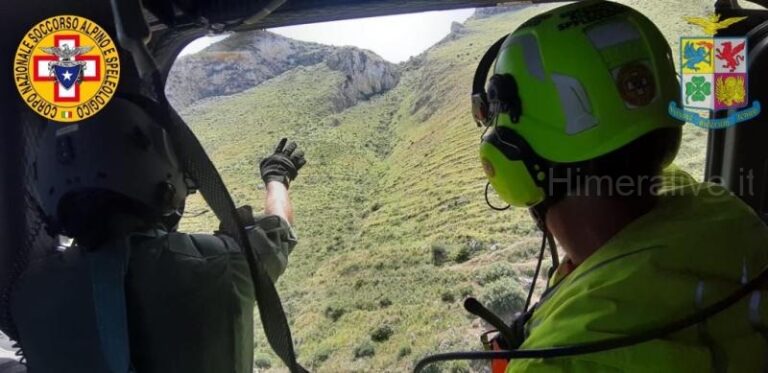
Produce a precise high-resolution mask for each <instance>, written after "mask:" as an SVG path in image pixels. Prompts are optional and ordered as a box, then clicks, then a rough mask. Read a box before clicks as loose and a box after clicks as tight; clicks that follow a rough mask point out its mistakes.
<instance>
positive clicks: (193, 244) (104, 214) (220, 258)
mask: <svg viewBox="0 0 768 373" xmlns="http://www.w3.org/2000/svg"><path fill="white" fill-rule="evenodd" d="M286 142H287V141H286V140H285V139H283V140H281V141H280V145H279V146H278V149H277V151H276V152H275V153H274V154H272V155H270V156H268V157H267V158H266V159H264V160H263V161H262V162H261V175H262V177H263V179H264V182H265V183H266V184H267V185H266V191H267V193H266V203H265V207H264V215H263V216H256V217H254V216H253V214H252V213H251V209H250V207H247V206H246V207H242V208H240V209H238V212H239V213H240V215H241V219H240V220H241V221H242V222H245V231H246V233H247V237H248V239H249V240H250V242H251V247H252V248H253V249H254V250H256V251H257V255H256V258H257V259H258V260H260V261H261V262H262V264H263V266H264V268H265V269H266V271H267V273H268V275H269V277H270V278H271V279H272V280H273V281H276V280H277V278H278V277H279V276H280V275H281V274H282V273H283V271H284V270H285V267H286V265H287V261H288V255H289V254H290V253H291V251H292V250H293V248H294V246H295V245H296V237H295V235H294V233H293V230H292V229H291V225H290V223H291V222H292V221H293V216H292V215H293V212H292V208H291V201H290V198H289V195H288V186H289V184H290V182H292V181H293V180H294V179H295V178H296V177H297V175H298V171H299V169H300V168H301V167H302V166H303V165H304V163H305V160H304V158H303V155H302V153H301V152H300V151H295V149H296V144H294V143H289V144H287V145H285V144H286ZM178 164H179V161H178V160H177V157H176V154H175V153H174V151H173V147H172V144H171V143H170V141H169V139H168V135H167V134H166V132H165V130H163V129H162V127H160V126H159V125H158V124H157V123H156V122H155V120H154V119H153V118H152V117H151V116H150V115H149V113H148V112H146V111H145V110H144V109H142V107H141V106H139V105H137V104H134V103H133V102H131V101H128V100H125V99H121V98H116V99H114V100H113V101H112V102H110V104H109V105H108V106H107V107H105V108H104V111H103V112H102V113H100V114H99V115H98V116H94V117H93V118H91V119H88V120H84V121H82V122H80V123H78V124H76V125H70V126H61V125H57V124H48V125H47V128H46V132H45V135H44V136H43V138H42V139H41V142H40V148H39V152H38V156H37V160H36V170H37V172H36V174H35V175H36V180H35V182H36V187H37V190H38V191H39V195H40V200H41V201H40V202H41V206H40V209H41V210H42V211H41V212H42V213H43V214H44V215H45V216H46V217H47V222H46V223H47V224H46V225H47V228H48V230H49V232H50V233H51V234H52V235H58V234H61V235H65V236H69V237H73V238H74V244H73V245H72V246H71V247H69V248H66V250H63V251H60V252H55V251H51V255H50V256H48V257H47V258H45V259H43V260H41V261H39V262H34V263H31V264H30V265H29V267H28V268H27V270H26V272H25V273H24V274H23V275H22V277H21V279H20V280H19V282H18V283H17V285H16V287H15V291H14V294H13V299H12V301H11V305H12V316H13V320H14V323H15V325H16V326H17V328H18V334H19V336H20V341H19V342H20V343H21V347H22V348H23V353H24V356H25V357H26V361H27V364H28V366H29V368H30V371H34V372H60V373H74V372H128V371H129V368H130V371H136V372H187V373H189V372H194V373H217V372H237V373H251V372H252V371H253V344H254V343H253V342H254V341H253V315H254V313H253V311H254V287H253V283H252V282H251V281H252V278H251V275H250V270H249V266H248V263H247V261H246V258H245V255H244V254H243V252H242V249H241V248H240V247H239V245H238V244H237V243H236V241H235V240H234V239H233V238H232V237H231V236H230V235H228V234H227V233H226V232H223V231H219V232H216V233H215V234H214V235H211V234H186V233H180V232H176V231H175V229H176V226H177V224H178V221H179V219H180V217H181V212H182V209H183V206H184V201H185V198H186V197H187V195H188V194H189V191H190V189H191V188H192V186H193V185H192V184H191V183H190V182H189V181H188V179H187V178H186V177H185V175H184V174H183V172H182V170H181V169H180V167H179V166H178Z"/></svg>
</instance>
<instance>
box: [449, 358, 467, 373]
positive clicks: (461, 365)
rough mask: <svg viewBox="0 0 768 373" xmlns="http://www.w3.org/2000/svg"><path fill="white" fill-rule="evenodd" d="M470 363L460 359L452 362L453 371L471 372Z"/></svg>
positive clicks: (458, 372) (452, 372)
mask: <svg viewBox="0 0 768 373" xmlns="http://www.w3.org/2000/svg"><path fill="white" fill-rule="evenodd" d="M470 371H471V370H470V369H469V363H467V362H466V361H459V362H455V363H453V364H451V373H469V372H470Z"/></svg>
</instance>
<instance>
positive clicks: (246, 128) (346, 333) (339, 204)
mask: <svg viewBox="0 0 768 373" xmlns="http://www.w3.org/2000/svg"><path fill="white" fill-rule="evenodd" d="M624 2H625V3H628V4H630V5H632V6H635V7H636V8H638V9H639V10H641V11H643V12H645V13H646V14H648V16H649V17H650V18H651V19H653V20H654V21H656V22H657V23H658V24H659V26H660V27H661V28H662V29H663V30H664V32H665V34H666V36H667V37H668V39H669V40H671V41H672V43H673V50H675V53H676V49H677V46H676V45H677V42H678V38H679V36H681V35H683V34H695V33H696V31H695V30H694V29H692V28H690V27H689V26H686V25H684V24H683V22H682V21H681V20H680V17H681V16H683V15H697V14H701V13H702V12H703V11H704V10H705V9H706V8H705V6H706V5H711V4H710V3H711V2H710V1H703V0H697V1H693V2H681V1H653V2H648V1H639V0H635V1H624ZM551 7H552V5H541V6H530V7H527V8H523V9H521V10H519V11H516V12H514V13H503V14H499V15H495V16H492V17H489V18H484V19H471V20H469V21H467V22H466V24H465V27H464V28H462V30H461V32H460V33H458V34H455V35H452V37H449V38H446V40H444V41H443V42H441V43H439V44H437V45H435V46H434V47H432V48H431V49H429V50H428V51H427V52H425V53H424V54H422V55H420V56H418V57H416V58H413V59H412V60H410V61H409V62H407V63H405V64H402V65H401V69H402V77H401V80H400V83H399V84H398V85H397V86H396V87H395V88H394V89H392V90H390V91H389V92H387V93H385V94H383V95H379V96H375V97H372V98H370V100H368V101H363V102H360V103H359V104H357V105H355V106H353V107H351V108H348V109H346V110H344V111H342V112H336V111H335V110H334V107H333V104H332V103H331V101H330V100H329V99H328V97H332V96H333V95H334V94H335V93H336V91H337V90H338V88H337V87H339V86H340V85H341V84H342V83H343V82H344V79H345V77H344V76H343V75H342V74H341V73H339V72H337V71H333V70H330V69H329V68H327V67H326V66H325V65H324V64H318V65H314V66H309V67H297V68H295V69H292V70H290V71H288V72H286V73H283V74H282V75H279V76H278V77H276V78H273V79H271V80H268V81H266V82H264V83H262V84H260V85H258V86H257V87H255V88H252V89H250V90H247V91H244V92H241V93H238V94H235V95H232V96H227V97H218V98H209V99H205V100H203V101H201V102H198V103H196V104H194V105H192V106H190V107H188V108H186V109H185V110H184V111H183V113H182V115H183V117H184V118H185V119H186V120H187V121H188V122H189V123H190V125H191V126H192V128H193V129H194V131H195V133H196V134H197V135H198V136H199V137H200V140H201V141H202V143H203V144H204V145H205V147H206V149H207V151H208V153H209V155H210V156H211V157H212V159H213V160H214V162H215V163H216V165H217V167H218V168H219V170H220V172H221V173H222V175H223V177H224V179H225V181H226V183H227V185H228V186H229V188H230V191H231V193H232V195H233V197H234V198H235V200H236V202H237V203H239V204H252V205H253V206H254V209H256V210H258V209H259V208H260V203H261V201H262V199H263V193H264V191H263V189H262V188H263V187H262V186H261V183H262V182H261V180H260V178H259V177H258V174H257V166H258V162H259V157H261V156H264V155H266V154H267V153H268V152H269V151H270V150H271V149H272V147H273V146H274V144H275V143H276V142H277V140H278V139H279V138H281V137H284V136H287V137H289V138H291V139H294V140H296V141H298V143H299V144H300V145H301V146H302V147H303V148H304V149H305V150H306V154H307V155H306V156H307V159H308V161H309V163H308V164H307V166H306V167H305V169H304V170H302V173H301V176H300V177H299V179H298V180H297V181H296V182H295V183H294V185H292V187H291V193H292V196H293V199H294V206H295V211H296V230H297V232H298V235H299V238H300V240H301V242H300V244H299V246H298V247H297V248H296V250H295V251H294V253H293V254H292V255H291V258H290V264H289V267H288V270H287V271H286V273H285V274H284V275H283V277H282V278H281V279H280V281H279V282H278V284H277V285H278V288H279V290H280V292H281V297H282V299H283V303H284V304H285V308H286V311H287V313H288V315H289V318H290V322H291V325H292V327H293V332H294V336H295V341H296V345H297V350H298V354H299V360H300V361H301V362H302V363H304V364H306V365H307V366H308V367H309V368H310V369H311V370H312V371H319V372H348V371H385V370H386V371H406V370H408V369H411V368H412V367H413V364H414V362H415V361H416V360H417V358H419V357H422V356H425V355H426V354H429V353H434V352H440V351H451V350H458V349H478V348H479V347H480V346H479V340H478V336H479V334H480V333H481V331H482V326H481V324H480V323H479V322H478V321H476V320H475V319H474V318H472V317H468V315H467V313H466V312H465V311H464V310H463V309H462V307H461V301H462V300H463V298H464V297H466V296H468V295H470V294H474V295H476V296H478V297H479V298H480V299H481V300H482V301H485V302H487V303H488V304H489V306H490V307H491V308H492V309H495V310H497V311H501V312H503V313H506V314H509V313H511V312H514V311H516V310H519V309H520V308H521V307H522V303H523V302H524V301H525V295H526V294H525V291H526V289H527V284H529V283H530V281H531V278H530V277H531V276H532V274H533V266H534V264H535V258H536V252H537V249H538V245H539V242H540V241H539V240H540V238H539V233H538V232H537V230H536V227H535V226H534V225H533V223H532V222H531V221H530V218H529V216H528V213H527V211H524V210H508V211H505V212H496V211H492V210H490V209H489V208H488V207H487V206H486V205H485V202H484V200H483V197H482V192H483V187H484V185H485V179H484V176H483V173H482V170H481V167H480V166H479V162H478V160H477V144H478V141H479V136H480V132H479V130H478V129H477V128H476V127H475V125H474V123H473V122H472V120H471V117H470V114H469V94H468V93H469V89H470V88H469V87H470V85H471V78H472V74H473V72H474V69H475V66H476V63H477V61H478V60H479V58H480V56H481V55H482V53H483V52H485V49H486V48H487V47H488V46H489V45H490V44H491V43H492V42H493V41H495V40H496V39H498V37H499V36H500V35H503V34H504V33H507V32H510V31H512V30H514V28H515V27H517V25H519V24H520V23H521V22H522V21H524V20H526V19H527V18H529V17H531V16H533V15H534V14H537V13H539V12H542V11H544V10H546V9H549V8H551ZM705 139H706V131H704V130H701V129H698V128H692V127H690V126H689V128H687V129H686V132H685V138H684V143H683V147H682V149H681V151H680V154H679V156H678V159H677V164H678V165H679V166H681V167H682V168H684V169H686V170H689V171H691V172H693V174H694V175H701V174H702V173H703V171H702V167H703V149H704V146H705ZM214 228H216V221H215V217H214V216H213V214H212V213H211V212H209V211H208V210H207V207H206V206H205V204H204V203H203V202H202V199H201V198H200V197H199V196H193V197H192V198H191V200H190V201H189V202H188V209H187V217H185V219H184V220H183V222H182V229H183V230H187V231H207V232H210V231H212V230H213V229H214ZM547 268H548V265H547V264H545V266H544V270H543V271H542V272H546V269H547ZM257 319H258V318H257ZM385 326H386V328H385ZM255 328H256V335H257V341H256V349H257V355H256V356H257V362H258V367H259V369H276V370H279V369H282V368H281V365H280V364H279V359H278V358H277V357H275V356H274V355H273V354H272V353H271V352H270V351H269V347H268V344H267V342H266V340H265V338H264V337H263V334H262V331H261V326H260V325H258V324H257V325H256V326H255ZM476 367H477V366H475V365H470V364H467V363H464V362H461V363H455V364H446V365H444V366H441V367H437V366H436V367H434V368H432V369H434V371H441V369H442V371H455V372H465V371H469V370H470V368H472V369H476Z"/></svg>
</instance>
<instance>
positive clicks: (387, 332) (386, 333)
mask: <svg viewBox="0 0 768 373" xmlns="http://www.w3.org/2000/svg"><path fill="white" fill-rule="evenodd" d="M392 334H394V331H393V330H392V328H391V327H390V326H389V325H381V326H379V327H378V328H376V329H374V330H373V332H371V340H373V341H374V342H384V341H386V340H388V339H389V337H391V336H392Z"/></svg>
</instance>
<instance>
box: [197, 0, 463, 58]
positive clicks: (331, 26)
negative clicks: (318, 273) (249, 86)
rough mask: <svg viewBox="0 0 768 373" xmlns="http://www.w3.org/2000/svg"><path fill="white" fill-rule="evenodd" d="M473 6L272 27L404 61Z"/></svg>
mask: <svg viewBox="0 0 768 373" xmlns="http://www.w3.org/2000/svg"><path fill="white" fill-rule="evenodd" d="M473 12H474V9H458V10H448V11H440V12H423V13H411V14H402V15H394V16H384V17H369V18H358V19H351V20H344V21H334V22H323V23H313V24H308V25H299V26H289V27H279V28H274V29H270V30H269V31H272V32H275V33H278V34H280V35H284V36H287V37H289V38H292V39H297V40H303V41H312V42H316V43H322V44H329V45H336V46H345V45H351V46H355V47H359V48H363V49H369V50H371V51H373V52H374V53H376V54H378V55H380V56H381V57H383V58H384V59H386V60H388V61H390V62H395V63H397V62H402V61H405V60H407V59H408V58H409V57H411V56H415V55H418V54H419V53H421V52H423V51H424V50H426V49H427V48H429V47H430V46H432V45H433V44H435V43H437V42H438V41H440V39H442V38H443V37H444V36H445V35H447V34H448V33H449V32H450V30H451V23H452V22H454V21H455V22H464V21H465V20H466V19H467V18H468V17H469V16H471V15H472V13H473ZM225 37H226V36H225V35H224V36H222V35H219V36H213V37H211V36H206V37H202V38H200V39H197V40H195V41H194V42H192V43H190V44H189V45H188V46H187V47H186V48H185V49H184V51H182V54H190V53H195V52H198V51H200V50H202V49H203V48H205V47H207V46H208V45H210V44H212V43H214V42H216V41H218V40H221V39H223V38H225Z"/></svg>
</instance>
